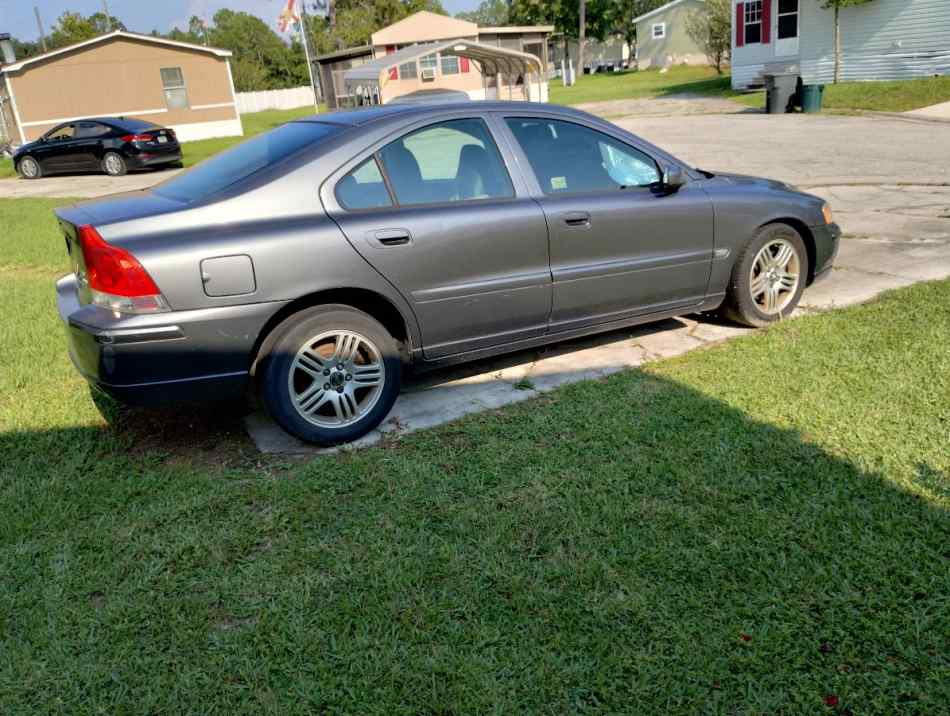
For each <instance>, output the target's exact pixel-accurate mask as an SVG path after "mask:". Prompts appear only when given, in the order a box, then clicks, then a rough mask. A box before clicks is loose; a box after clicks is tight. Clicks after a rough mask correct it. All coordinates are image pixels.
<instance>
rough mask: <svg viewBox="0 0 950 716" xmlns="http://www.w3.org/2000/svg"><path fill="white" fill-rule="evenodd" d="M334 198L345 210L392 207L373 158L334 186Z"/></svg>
mask: <svg viewBox="0 0 950 716" xmlns="http://www.w3.org/2000/svg"><path fill="white" fill-rule="evenodd" d="M336 198H337V199H339V200H340V204H342V205H343V206H344V207H345V208H347V209H378V208H380V207H384V206H392V205H393V201H392V198H391V197H390V196H389V190H388V189H387V188H386V182H385V181H383V175H382V172H380V171H379V164H378V163H377V162H376V157H375V156H372V157H370V158H369V159H367V160H366V161H365V162H363V163H362V164H360V165H359V166H358V167H356V169H354V170H353V171H351V172H350V173H349V174H347V175H346V176H345V177H343V178H342V179H341V180H340V183H339V184H337V185H336Z"/></svg>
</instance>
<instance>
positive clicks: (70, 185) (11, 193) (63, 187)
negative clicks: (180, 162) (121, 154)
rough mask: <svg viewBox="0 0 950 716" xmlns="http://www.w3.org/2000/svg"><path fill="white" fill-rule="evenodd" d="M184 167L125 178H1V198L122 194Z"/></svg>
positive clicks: (142, 173)
mask: <svg viewBox="0 0 950 716" xmlns="http://www.w3.org/2000/svg"><path fill="white" fill-rule="evenodd" d="M180 171H181V169H156V170H154V171H143V172H133V173H131V174H126V175H125V176H124V177H110V176H108V175H107V174H63V175H53V176H48V177H43V178H41V179H34V180H32V181H27V180H26V179H20V178H19V177H17V178H15V179H0V197H2V198H4V199H25V198H34V197H63V196H70V197H72V196H74V197H80V198H92V197H97V196H106V195H107V194H118V193H119V192H123V191H137V190H139V189H148V188H149V187H150V186H155V185H156V184H158V183H159V182H162V181H165V180H166V179H168V178H169V177H173V176H175V174H177V173H178V172H180Z"/></svg>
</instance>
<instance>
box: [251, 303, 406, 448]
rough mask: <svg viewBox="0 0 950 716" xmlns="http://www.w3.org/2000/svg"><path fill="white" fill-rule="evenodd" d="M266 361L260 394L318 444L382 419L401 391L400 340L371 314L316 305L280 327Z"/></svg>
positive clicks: (358, 432) (286, 422) (282, 419)
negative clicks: (398, 343)
mask: <svg viewBox="0 0 950 716" xmlns="http://www.w3.org/2000/svg"><path fill="white" fill-rule="evenodd" d="M277 330H278V331H279V333H278V335H279V338H278V339H277V340H276V342H275V343H274V345H273V347H272V348H271V349H270V351H269V354H268V356H267V357H266V359H265V361H264V364H263V373H262V375H263V386H262V388H263V398H264V403H265V405H266V406H267V410H268V412H270V414H271V415H272V416H273V417H274V419H275V420H276V421H277V422H278V423H280V424H281V425H282V426H283V427H284V429H285V430H287V431H289V432H291V433H293V434H294V435H296V436H297V437H299V438H301V439H302V440H306V441H307V442H311V443H316V444H318V445H335V444H338V443H345V442H349V441H351V440H356V439H357V438H359V437H361V436H363V435H365V434H366V433H368V432H369V431H370V430H372V429H373V428H375V427H376V426H377V425H379V424H380V423H381V422H382V421H383V418H385V417H386V415H387V414H388V413H389V411H390V409H391V408H392V406H393V403H395V402H396V397H397V396H398V395H399V386H400V382H401V375H402V361H401V359H400V356H399V348H398V345H397V342H396V340H395V339H394V338H393V337H392V336H391V335H390V334H389V333H388V332H387V331H386V329H385V328H383V326H382V325H381V324H380V323H379V322H378V321H376V320H375V319H373V318H372V317H371V316H369V315H367V314H365V313H363V312H362V311H357V310H355V309H353V308H350V307H348V306H343V305H336V304H335V305H327V306H317V307H315V308H310V309H307V310H305V311H302V312H300V313H298V314H295V315H294V316H292V317H291V318H289V319H288V320H287V321H286V322H285V323H284V324H283V325H282V326H280V327H278V329H277Z"/></svg>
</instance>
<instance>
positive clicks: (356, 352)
mask: <svg viewBox="0 0 950 716" xmlns="http://www.w3.org/2000/svg"><path fill="white" fill-rule="evenodd" d="M287 380H288V387H289V389H290V396H291V399H292V401H293V405H294V408H295V409H296V411H297V412H298V413H299V414H300V416H301V417H302V418H304V419H305V420H307V421H308V422H310V423H312V424H314V425H317V426H318V427H321V428H342V427H346V426H348V425H352V424H353V423H355V422H357V421H358V420H360V419H361V418H363V417H364V416H365V415H366V414H367V413H369V412H370V411H371V410H372V409H373V407H374V406H375V405H376V403H377V402H378V401H379V397H380V395H381V394H382V392H383V386H384V385H385V382H386V369H385V366H384V363H383V357H382V353H381V352H380V350H379V348H377V347H376V345H375V344H374V343H373V342H372V341H370V340H369V339H368V338H366V337H365V336H363V335H360V334H359V333H355V332H353V331H328V332H325V333H321V334H320V335H318V336H314V337H313V338H311V339H310V340H308V341H306V342H305V343H304V344H303V346H302V347H301V348H300V350H299V351H297V355H296V356H295V357H294V361H293V363H292V364H291V366H290V373H289V375H288V377H287Z"/></svg>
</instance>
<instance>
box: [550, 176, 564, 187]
mask: <svg viewBox="0 0 950 716" xmlns="http://www.w3.org/2000/svg"><path fill="white" fill-rule="evenodd" d="M551 188H552V189H554V190H557V189H567V177H551Z"/></svg>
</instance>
